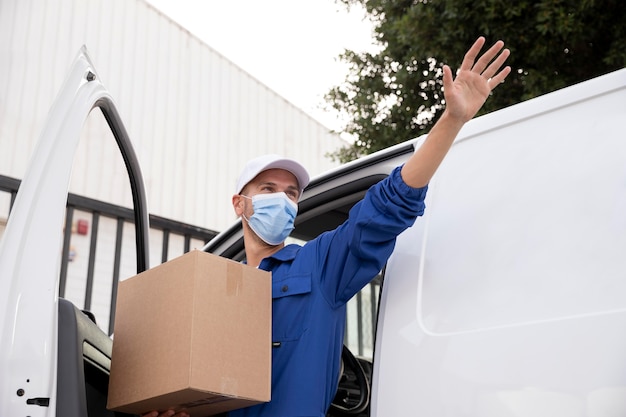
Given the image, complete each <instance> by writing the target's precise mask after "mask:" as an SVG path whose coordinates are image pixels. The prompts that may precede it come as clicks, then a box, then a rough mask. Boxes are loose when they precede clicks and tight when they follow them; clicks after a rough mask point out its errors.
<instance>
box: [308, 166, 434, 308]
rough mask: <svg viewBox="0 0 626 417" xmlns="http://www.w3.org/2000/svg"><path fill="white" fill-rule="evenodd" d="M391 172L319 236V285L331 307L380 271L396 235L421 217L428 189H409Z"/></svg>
mask: <svg viewBox="0 0 626 417" xmlns="http://www.w3.org/2000/svg"><path fill="white" fill-rule="evenodd" d="M400 170H401V167H397V168H395V169H394V170H393V171H392V173H391V174H390V175H389V177H387V178H385V179H384V180H382V181H380V182H379V183H377V184H375V185H373V186H372V187H371V188H370V189H369V190H368V191H367V193H366V195H365V197H364V198H363V200H361V201H360V202H358V203H357V204H355V205H354V207H353V208H352V209H351V210H350V213H349V217H348V219H347V220H346V222H344V223H343V224H342V225H341V226H339V227H338V228H337V229H335V230H333V231H330V232H327V233H324V234H322V235H321V236H320V237H319V238H318V240H319V242H318V247H317V257H318V262H320V263H321V265H322V266H321V271H320V272H321V273H320V280H321V282H320V284H321V287H322V290H323V292H324V294H325V296H326V298H327V301H328V302H329V303H331V304H335V305H340V304H343V303H346V302H347V301H348V300H349V299H350V298H351V297H352V296H354V295H355V294H356V293H357V292H358V291H360V290H361V288H363V287H364V286H365V285H366V284H367V283H368V282H370V281H371V280H372V279H373V278H374V277H375V276H376V275H377V274H378V273H379V272H380V271H381V270H382V268H383V266H384V265H385V263H386V262H387V259H388V258H389V256H390V255H391V253H392V251H393V248H394V246H395V242H396V237H397V236H398V235H399V234H400V233H402V232H403V231H404V230H406V229H407V228H408V227H410V226H412V225H413V223H414V222H415V219H416V218H417V217H418V216H421V215H422V214H423V213H424V209H425V205H424V199H425V197H426V191H427V189H428V187H427V186H426V187H423V188H412V187H410V186H408V185H407V184H406V183H405V182H404V181H403V180H402V176H401V175H400Z"/></svg>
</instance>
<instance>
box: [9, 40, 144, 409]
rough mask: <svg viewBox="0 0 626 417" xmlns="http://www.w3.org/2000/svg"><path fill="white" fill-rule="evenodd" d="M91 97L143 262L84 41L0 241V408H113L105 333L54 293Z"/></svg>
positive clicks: (129, 153)
mask: <svg viewBox="0 0 626 417" xmlns="http://www.w3.org/2000/svg"><path fill="white" fill-rule="evenodd" d="M95 107H99V108H100V109H101V110H102V113H103V114H104V116H105V118H106V120H107V122H108V124H109V127H110V128H111V130H112V132H113V135H114V136H115V139H116V141H117V144H118V147H119V149H120V151H121V153H122V157H123V159H124V162H125V164H126V168H127V171H128V174H129V177H130V185H131V190H132V194H133V204H134V209H135V224H136V253H137V272H138V273H139V272H142V271H144V270H145V269H146V268H147V266H148V253H149V252H148V211H147V208H146V197H145V190H144V184H143V179H142V175H141V171H140V169H139V164H138V161H137V158H136V156H135V153H134V150H133V148H132V146H131V143H130V140H129V138H128V135H127V133H126V130H125V128H124V126H123V124H122V122H121V119H120V117H119V114H118V112H117V110H116V108H115V105H114V103H113V100H112V98H111V96H110V95H109V93H108V92H107V90H106V89H105V88H104V86H103V85H102V83H101V82H100V80H99V78H98V76H97V72H96V70H95V68H94V66H93V64H92V63H91V61H90V59H89V57H88V55H87V51H86V49H85V48H84V47H83V48H82V49H81V51H80V53H79V54H78V56H77V57H76V59H75V61H74V64H73V67H72V69H71V71H70V74H69V76H68V78H67V79H66V81H65V83H64V85H63V88H62V90H61V92H60V93H59V95H58V97H57V99H56V101H55V103H54V106H53V108H52V109H51V111H50V113H49V116H48V120H47V122H46V126H45V129H44V131H43V133H42V134H41V136H40V139H39V141H38V144H37V148H36V149H35V152H34V155H33V157H32V159H31V163H30V166H29V168H28V170H27V172H26V175H25V177H24V179H23V181H22V184H21V186H20V190H19V192H18V194H17V197H16V200H15V204H14V205H13V208H12V211H11V216H10V217H9V221H8V223H7V227H6V230H5V233H4V236H3V239H2V242H1V243H0V331H1V333H0V334H2V337H1V338H0V369H1V370H2V372H0V415H2V416H32V417H36V416H46V417H52V416H55V415H58V416H63V417H79V416H86V415H89V416H106V415H113V413H110V412H108V411H107V410H106V408H105V407H104V404H105V402H106V401H105V402H102V398H104V399H106V394H107V392H106V390H107V386H108V371H109V364H110V357H111V339H110V338H109V337H108V336H107V335H106V334H104V333H103V332H102V331H101V330H100V329H98V328H97V327H96V326H95V324H93V322H91V321H89V319H88V318H87V316H85V315H84V314H83V313H81V312H80V311H79V310H77V309H76V308H75V307H74V306H73V305H71V303H69V302H67V301H65V300H61V299H59V297H58V292H59V267H60V259H61V254H62V250H61V249H62V234H61V231H62V230H63V229H64V219H65V205H66V201H67V194H68V189H69V184H70V176H71V169H72V162H73V159H74V154H75V152H76V149H77V145H78V142H79V138H80V130H81V128H82V126H83V124H84V122H85V120H86V118H87V115H88V114H89V113H90V112H91V110H92V109H94V108H95ZM103 390H104V391H103ZM88 409H89V410H88Z"/></svg>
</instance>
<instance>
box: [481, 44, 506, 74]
mask: <svg viewBox="0 0 626 417" xmlns="http://www.w3.org/2000/svg"><path fill="white" fill-rule="evenodd" d="M510 54H511V51H509V50H508V49H505V50H503V51H502V52H501V53H500V55H498V57H497V58H496V59H494V60H493V61H492V62H491V64H489V66H488V67H487V69H485V70H484V71H483V73H482V75H483V76H484V77H485V78H487V79H490V78H492V77H493V76H494V75H495V74H496V73H497V72H498V71H500V68H502V65H503V64H504V62H505V61H506V60H507V58H508V57H509V55H510Z"/></svg>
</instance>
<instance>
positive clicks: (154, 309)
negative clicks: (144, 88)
mask: <svg viewBox="0 0 626 417" xmlns="http://www.w3.org/2000/svg"><path fill="white" fill-rule="evenodd" d="M271 303H272V297H271V274H270V273H269V272H266V271H262V270H259V269H256V268H253V267H250V266H247V265H243V264H241V263H238V262H234V261H231V260H229V259H225V258H221V257H219V256H215V255H211V254H208V253H205V252H202V251H197V250H195V251H192V252H189V253H187V254H185V255H183V256H181V257H179V258H176V259H173V260H171V261H169V262H166V263H164V264H162V265H159V266H157V267H155V268H152V269H150V270H148V271H145V272H143V273H141V274H139V275H136V276H134V277H132V278H129V279H127V280H125V281H122V282H120V284H119V289H118V297H117V307H116V313H115V327H114V338H113V353H112V358H111V376H110V380H109V395H108V403H107V408H109V409H111V410H114V411H122V412H126V413H131V414H143V413H146V412H148V411H152V410H159V411H164V410H167V409H170V408H172V409H174V410H177V411H180V410H185V411H187V412H188V413H189V414H190V415H191V416H193V417H202V416H208V415H213V414H218V413H221V412H224V411H228V410H232V409H236V408H243V407H247V406H250V405H254V404H258V403H260V402H266V401H269V400H270V387H271V381H270V379H271V309H272V304H271Z"/></svg>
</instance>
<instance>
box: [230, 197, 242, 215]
mask: <svg viewBox="0 0 626 417" xmlns="http://www.w3.org/2000/svg"><path fill="white" fill-rule="evenodd" d="M232 202H233V209H234V210H235V214H237V217H241V215H242V213H243V207H244V204H243V197H242V196H240V195H239V194H235V195H233V198H232Z"/></svg>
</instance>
